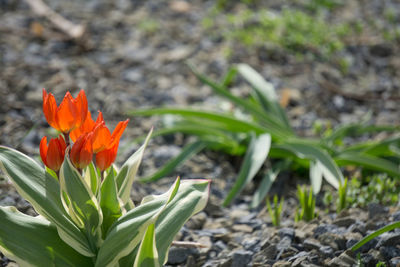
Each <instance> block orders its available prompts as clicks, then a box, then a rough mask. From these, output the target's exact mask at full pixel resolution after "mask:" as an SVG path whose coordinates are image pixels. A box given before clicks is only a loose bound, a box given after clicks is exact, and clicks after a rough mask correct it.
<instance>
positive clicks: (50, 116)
mask: <svg viewBox="0 0 400 267" xmlns="http://www.w3.org/2000/svg"><path fill="white" fill-rule="evenodd" d="M87 112H88V103H87V99H86V95H85V92H84V91H83V90H81V91H80V92H79V94H78V96H77V97H76V98H73V97H72V96H71V94H70V93H69V92H67V93H66V94H65V96H64V99H63V101H62V102H61V104H60V105H59V106H58V107H57V103H56V100H55V98H54V96H53V94H48V93H47V92H46V90H45V89H43V113H44V116H45V117H46V120H47V122H48V123H49V124H50V126H51V127H53V128H54V129H56V130H58V131H60V132H62V133H64V134H67V133H69V132H70V131H71V130H73V129H75V128H78V127H80V126H81V125H82V124H83V123H84V121H85V119H86V117H87Z"/></svg>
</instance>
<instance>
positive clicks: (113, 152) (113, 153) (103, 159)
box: [96, 143, 119, 171]
mask: <svg viewBox="0 0 400 267" xmlns="http://www.w3.org/2000/svg"><path fill="white" fill-rule="evenodd" d="M118 144H119V143H116V144H115V145H114V146H113V147H111V148H109V149H105V150H103V151H100V152H99V153H97V154H96V166H97V167H98V168H99V169H100V171H104V170H106V169H108V167H110V166H111V164H112V163H113V162H114V161H115V159H116V158H117V152H118Z"/></svg>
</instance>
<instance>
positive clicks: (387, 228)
mask: <svg viewBox="0 0 400 267" xmlns="http://www.w3.org/2000/svg"><path fill="white" fill-rule="evenodd" d="M396 228H400V222H394V223H392V224H389V225H386V226H384V227H382V228H380V229H378V230H377V231H375V232H373V233H372V234H369V235H367V236H366V237H364V238H363V239H361V240H360V241H358V243H356V244H355V245H354V246H352V247H351V250H352V251H356V250H357V249H359V248H360V247H362V246H363V245H364V244H366V243H367V242H369V241H371V240H372V239H374V238H375V237H377V236H379V235H381V234H383V233H385V232H389V231H392V230H394V229H396Z"/></svg>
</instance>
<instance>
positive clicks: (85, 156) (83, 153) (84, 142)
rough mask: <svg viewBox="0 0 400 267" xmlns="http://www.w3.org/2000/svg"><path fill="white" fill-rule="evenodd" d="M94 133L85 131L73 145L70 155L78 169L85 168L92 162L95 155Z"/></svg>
mask: <svg viewBox="0 0 400 267" xmlns="http://www.w3.org/2000/svg"><path fill="white" fill-rule="evenodd" d="M92 138H93V133H92V132H90V133H85V134H83V135H81V136H80V137H79V138H78V140H76V142H75V143H74V144H73V145H72V148H71V152H70V153H69V157H70V159H71V162H72V163H73V164H74V166H75V167H76V168H77V169H83V168H85V167H86V166H87V165H89V164H90V162H91V161H92V157H93V150H92Z"/></svg>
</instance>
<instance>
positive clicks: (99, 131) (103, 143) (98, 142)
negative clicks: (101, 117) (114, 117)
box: [93, 122, 111, 153]
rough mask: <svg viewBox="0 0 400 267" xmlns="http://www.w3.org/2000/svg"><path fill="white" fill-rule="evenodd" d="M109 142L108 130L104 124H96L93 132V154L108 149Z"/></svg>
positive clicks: (109, 134)
mask: <svg viewBox="0 0 400 267" xmlns="http://www.w3.org/2000/svg"><path fill="white" fill-rule="evenodd" d="M110 142H111V133H110V130H108V128H107V127H106V126H105V124H104V122H102V123H100V124H97V125H96V126H95V128H94V130H93V152H94V153H97V152H100V151H102V150H104V149H106V148H107V147H108V145H109V144H110Z"/></svg>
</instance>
